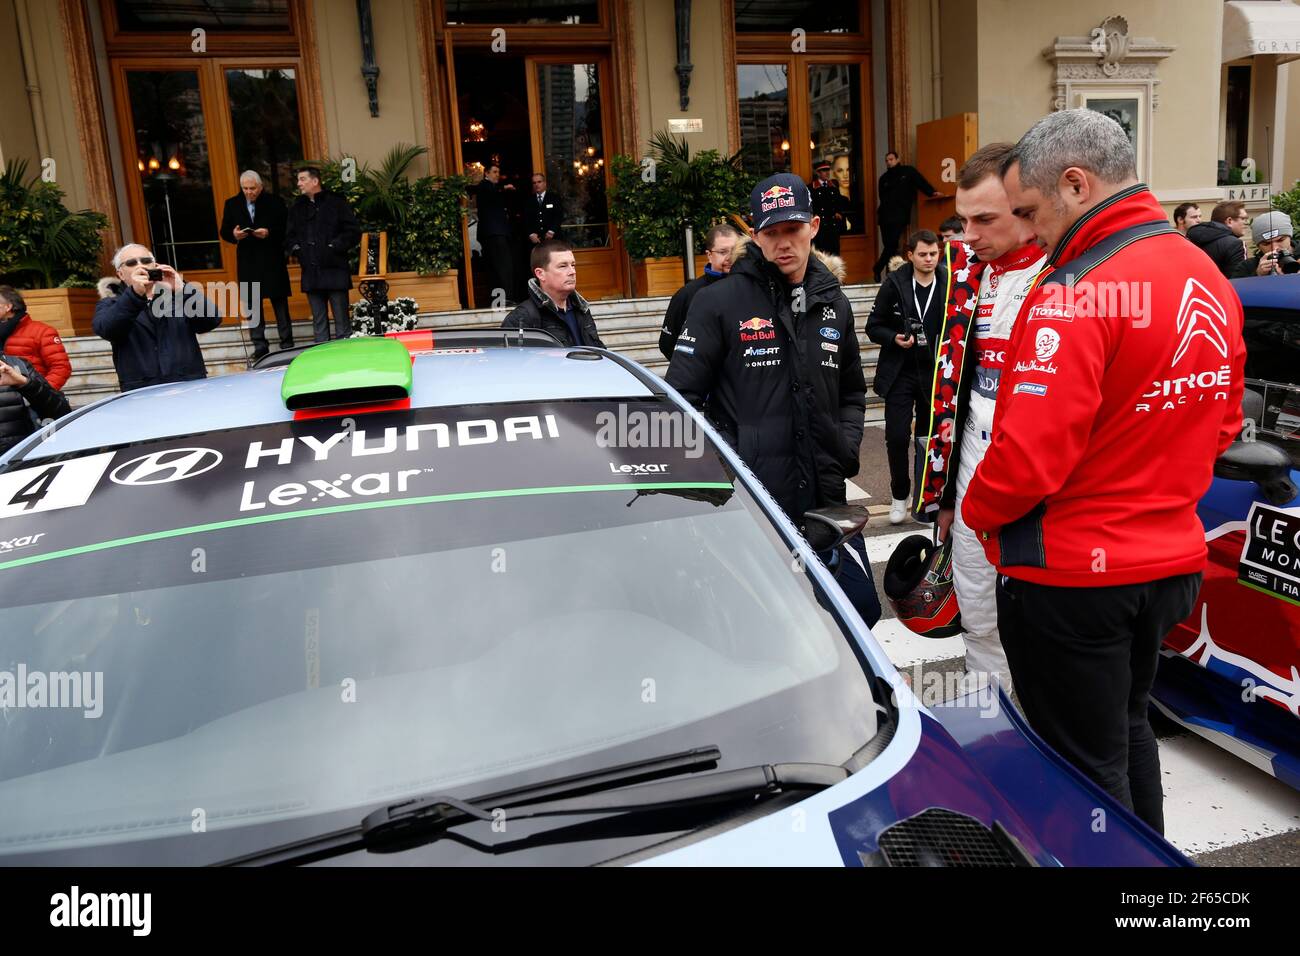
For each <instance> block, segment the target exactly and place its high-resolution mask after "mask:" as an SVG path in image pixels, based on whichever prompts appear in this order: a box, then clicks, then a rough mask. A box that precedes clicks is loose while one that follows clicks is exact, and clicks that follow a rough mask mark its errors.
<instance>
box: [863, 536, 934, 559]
mask: <svg viewBox="0 0 1300 956" xmlns="http://www.w3.org/2000/svg"><path fill="white" fill-rule="evenodd" d="M921 533H923V529H921V528H917V529H916V530H914V531H899V532H897V533H895V534H877V535H873V536H872V537H869V538H867V539H866V542H867V560H869V561H870V562H871V563H872V564H885V563H886V562H887V561H889V556H890V555H891V554H893V553H894V549H895V548H896V547H898V543H899V542H900V541H902V540H903V539H904V538H909V537H911V536H912V535H914V534H921Z"/></svg>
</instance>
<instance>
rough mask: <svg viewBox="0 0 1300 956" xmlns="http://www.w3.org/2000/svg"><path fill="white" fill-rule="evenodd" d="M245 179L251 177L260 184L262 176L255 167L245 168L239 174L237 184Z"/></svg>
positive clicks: (241, 183)
mask: <svg viewBox="0 0 1300 956" xmlns="http://www.w3.org/2000/svg"><path fill="white" fill-rule="evenodd" d="M245 179H251V180H252V181H253V182H255V183H257V185H259V186H260V185H262V176H261V174H260V173H258V171H257V170H256V169H246V170H244V171H243V172H242V173H240V174H239V184H240V185H241V186H242V185H243V184H244V180H245Z"/></svg>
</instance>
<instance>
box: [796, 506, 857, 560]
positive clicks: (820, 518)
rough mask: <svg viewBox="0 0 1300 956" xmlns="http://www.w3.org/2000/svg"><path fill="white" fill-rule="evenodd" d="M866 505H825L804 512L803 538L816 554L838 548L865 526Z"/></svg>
mask: <svg viewBox="0 0 1300 956" xmlns="http://www.w3.org/2000/svg"><path fill="white" fill-rule="evenodd" d="M870 517H871V515H870V514H869V513H868V512H867V507H866V505H827V506H826V507H825V508H814V509H813V510H812V511H805V512H804V514H803V520H804V530H803V534H804V537H805V538H807V539H808V544H809V545H811V546H812V549H813V550H814V551H816V552H817V553H818V554H820V553H822V552H824V551H830V550H831V549H833V548H837V547H839V546H840V545H841V544H843V543H844V542H845V541H847V540H848V539H849V538H851V537H853V536H854V535H855V534H857V533H858V532H860V531H861V530H862V529H863V528H865V527H866V526H867V521H868V519H870Z"/></svg>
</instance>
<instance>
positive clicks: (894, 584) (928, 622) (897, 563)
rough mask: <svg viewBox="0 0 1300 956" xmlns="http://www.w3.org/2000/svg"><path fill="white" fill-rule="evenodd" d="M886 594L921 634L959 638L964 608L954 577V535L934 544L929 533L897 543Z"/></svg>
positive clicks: (887, 575) (897, 611) (887, 567)
mask: <svg viewBox="0 0 1300 956" xmlns="http://www.w3.org/2000/svg"><path fill="white" fill-rule="evenodd" d="M884 591H885V597H886V598H888V599H889V604H890V606H891V607H893V609H894V614H895V615H896V616H897V617H898V619H899V620H900V621H902V622H903V626H904V627H906V628H907V629H908V630H909V631H913V632H915V633H917V634H920V635H921V636H922V637H956V636H957V635H959V634H960V633H961V610H960V609H959V608H958V607H957V588H956V586H955V585H954V584H953V580H952V536H951V535H949V536H948V540H947V541H945V542H944V543H943V544H935V543H934V542H933V541H931V540H930V539H929V538H928V537H927V536H926V535H923V534H914V535H909V536H908V537H906V538H904V539H903V540H902V541H900V542H899V543H898V546H897V547H896V548H895V549H894V553H893V554H892V555H890V558H889V563H888V564H886V565H885V582H884Z"/></svg>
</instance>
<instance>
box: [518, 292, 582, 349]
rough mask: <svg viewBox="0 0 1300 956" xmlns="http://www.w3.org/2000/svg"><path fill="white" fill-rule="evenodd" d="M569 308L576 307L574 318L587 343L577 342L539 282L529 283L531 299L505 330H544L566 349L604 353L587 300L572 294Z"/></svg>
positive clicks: (521, 307)
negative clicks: (589, 348)
mask: <svg viewBox="0 0 1300 956" xmlns="http://www.w3.org/2000/svg"><path fill="white" fill-rule="evenodd" d="M569 304H570V305H571V306H573V312H574V318H576V319H577V321H578V328H579V329H581V330H582V337H583V339H584V340H585V341H583V342H581V343H579V342H575V341H573V334H572V333H571V332H570V331H569V324H568V323H567V322H565V321H564V316H562V315H560V312H559V310H558V309H557V308H556V307H555V303H554V302H552V301H551V297H550V296H548V295H547V294H546V293H545V292H543V291H542V287H541V286H540V285H538V284H537V280H536V279H529V280H528V298H526V299H524V301H523V302H520V303H519V304H518V305H517V306H515V307H514V309H512V310H511V312H510V314H509V315H507V316H506V317H505V319H504V320H503V321H502V322H501V328H503V329H520V328H523V329H544V330H545V331H547V332H550V333H551V334H552V335H554V336H555V337H556V338H557V339H559V340H560V341H561V342H563V343H564V344H565V345H591V346H594V347H596V348H598V349H603V348H604V347H605V343H604V342H602V341H601V340H600V333H599V332H597V331H596V320H595V319H593V318H592V317H591V306H590V305H588V304H587V300H586V299H584V298H583V297H582V296H580V295H578V293H576V292H570V293H569Z"/></svg>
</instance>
